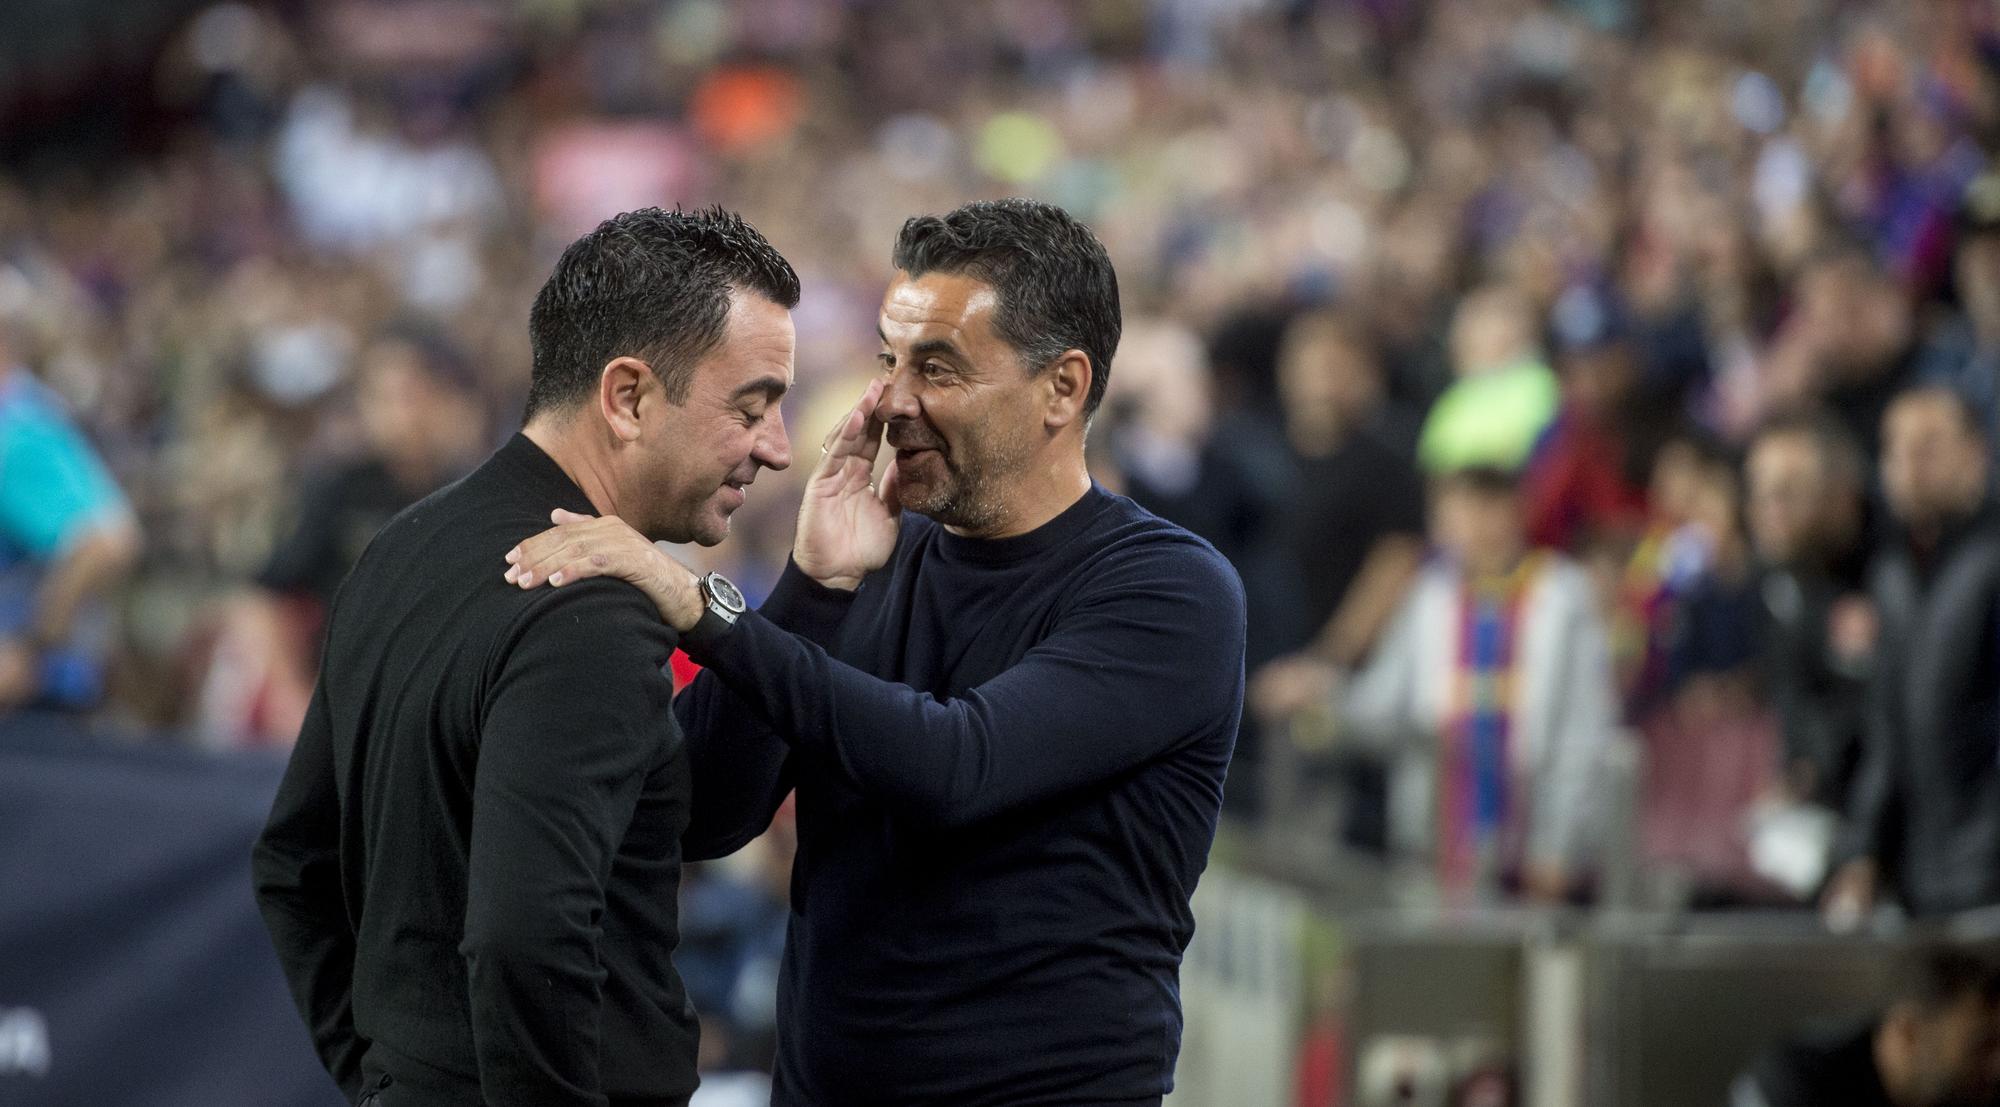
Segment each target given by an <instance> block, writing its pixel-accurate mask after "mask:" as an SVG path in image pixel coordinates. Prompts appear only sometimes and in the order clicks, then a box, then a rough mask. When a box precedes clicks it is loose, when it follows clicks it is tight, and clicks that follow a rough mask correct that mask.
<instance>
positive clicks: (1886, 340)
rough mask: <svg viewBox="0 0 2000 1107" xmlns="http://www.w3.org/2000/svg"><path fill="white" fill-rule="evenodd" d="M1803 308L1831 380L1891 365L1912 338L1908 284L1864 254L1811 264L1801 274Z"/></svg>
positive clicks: (1853, 377) (1856, 377) (1850, 378)
mask: <svg viewBox="0 0 2000 1107" xmlns="http://www.w3.org/2000/svg"><path fill="white" fill-rule="evenodd" d="M1799 311H1800V312H1801V313H1802V314H1803V317H1804V322H1805V324H1806V325H1807V326H1808V327H1810V328H1811V330H1812V333H1813V334H1814V336H1815V338H1816V340H1817V344H1818V349H1819V350H1820V360H1821V362H1822V363H1823V364H1824V365H1825V367H1826V369H1827V370H1828V372H1829V373H1830V375H1831V380H1830V381H1829V382H1828V383H1831V384H1839V383H1842V382H1847V381H1856V380H1865V379H1867V378H1869V377H1871V376H1874V375H1876V374H1879V373H1881V372H1883V371H1885V370H1887V369H1888V368H1889V367H1890V366H1891V365H1892V363H1893V362H1894V360H1895V359H1896V357H1897V356H1898V355H1900V354H1901V353H1902V351H1903V349H1904V348H1905V347H1906V346H1908V345H1909V342H1910V328H1911V317H1910V306H1909V302H1908V300H1907V299H1906V298H1905V296H1904V293H1903V290H1902V289H1901V288H1900V287H1898V286H1897V284H1896V282H1895V281H1894V280H1893V279H1892V278H1891V277H1890V276H1889V275H1888V274H1887V273H1884V272H1882V271H1881V270H1880V269H1879V268H1877V267H1876V266H1874V265H1873V264H1871V263H1870V262H1868V261H1867V260H1865V259H1863V258H1861V257H1858V256H1842V257H1839V258H1835V259H1832V260H1829V261H1825V262H1822V263H1820V264H1819V265H1816V266H1814V267H1812V268H1811V269H1809V270H1807V271H1806V273H1805V274H1804V275H1803V276H1802V277H1801V278H1800V284H1799Z"/></svg>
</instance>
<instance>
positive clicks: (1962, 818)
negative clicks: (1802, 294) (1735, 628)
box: [1824, 385, 2000, 924]
mask: <svg viewBox="0 0 2000 1107" xmlns="http://www.w3.org/2000/svg"><path fill="white" fill-rule="evenodd" d="M1882 448H1883V454H1882V491H1883V495H1884V498H1885V499H1886V500H1887V502H1888V505H1889V510H1890V513H1891V514H1892V516H1893V518H1894V522H1895V525H1896V533H1895V534H1894V536H1893V537H1892V538H1891V539H1890V540H1889V542H1888V544H1887V545H1886V546H1885V547H1884V548H1883V550H1882V552H1881V554H1880V555H1879V556H1878V557H1877V558H1876V561H1875V564H1874V565H1873V566H1872V568H1871V569H1870V571H1869V592H1870V594H1871V597H1872V598H1873V600H1874V603H1875V609H1876V611H1877V612H1878V613H1879V618H1880V620H1881V629H1880V632H1879V636H1878V640H1877V649H1876V659H1875V668H1874V673H1873V676H1872V678H1871V681H1870V686H1869V690H1868V696H1869V705H1868V713H1869V719H1868V723H1867V736H1866V743H1867V745H1866V749H1865V751H1864V754H1863V757H1864V761H1863V764H1862V767H1861V769H1860V771H1859V775H1858V777H1857V779H1856V782H1855V785H1854V790H1853V797H1852V800H1851V802H1850V804H1849V807H1848V819H1847V824H1846V826H1845V828H1844V830H1843V832H1842V835H1841V839H1840V841H1839V842H1838V843H1836V847H1835V857H1836V859H1837V860H1838V861H1840V862H1841V866H1840V868H1839V869H1838V870H1837V871H1836V873H1835V875H1834V878H1833V880H1832V881H1831V882H1830V883H1829V887H1828V889H1827V891H1826V893H1825V897H1824V902H1825V904H1826V907H1827V910H1828V913H1829V918H1830V920H1831V921H1833V922H1835V923H1836V924H1845V923H1847V922H1849V921H1851V920H1853V919H1854V918H1856V917H1857V916H1858V913H1859V912H1862V911H1864V910H1866V909H1867V908H1868V907H1870V906H1871V905H1872V904H1873V902H1874V900H1875V898H1876V895H1877V893H1878V890H1893V891H1894V892H1895V893H1897V895H1898V897H1899V898H1900V899H1901V900H1902V902H1903V905H1904V906H1905V907H1906V908H1907V909H1908V910H1909V911H1910V913H1911V914H1913V915H1918V916H1926V915H1940V914H1945V913H1948V912H1952V911H1961V910H1965V909H1968V908H1974V907H1983V906H1988V905H1991V904H1996V903H2000V515H1996V512H1995V510H1994V507H1993V505H1992V503H1991V501H1990V500H1989V499H1988V497H1987V460H1986V459H1987V451H1986V443H1985V436H1984V435H1983V434H1982V433H1981V430H1980V425H1979V422H1978V420H1977V418H1976V416H1975V415H1974V413H1973V412H1972V409H1971V408H1970V407H1969V406H1967V405H1966V403H1965V402H1964V400H1963V399H1962V398H1961V397H1960V396H1958V395H1957V394H1956V393H1954V392H1952V391H1950V390H1949V389H1946V388H1942V387H1939V386H1935V385H1930V386H1919V387H1916V388H1913V389H1910V390H1908V391H1906V392H1903V393H1902V394H1900V395H1899V396H1897V398H1896V399H1895V401H1894V402H1892V403H1891V404H1890V405H1889V409H1888V413H1887V414H1886V415H1885V416H1884V417H1883V420H1882Z"/></svg>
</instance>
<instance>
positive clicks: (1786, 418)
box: [1745, 407, 1868, 491]
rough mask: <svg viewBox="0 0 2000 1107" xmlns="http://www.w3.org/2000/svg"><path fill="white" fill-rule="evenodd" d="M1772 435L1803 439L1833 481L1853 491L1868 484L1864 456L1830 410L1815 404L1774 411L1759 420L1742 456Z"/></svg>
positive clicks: (1849, 433) (1852, 437)
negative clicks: (1764, 418)
mask: <svg viewBox="0 0 2000 1107" xmlns="http://www.w3.org/2000/svg"><path fill="white" fill-rule="evenodd" d="M1772 438H1803V439H1805V440H1806V441H1808V442H1810V443H1812V446H1813V449H1815V450H1817V451H1818V452H1819V456H1820V465H1821V467H1822V468H1824V469H1825V470H1826V472H1827V474H1828V475H1829V476H1830V477H1832V478H1833V480H1834V481H1835V482H1836V483H1837V484H1839V485H1841V486H1842V487H1844V488H1848V489H1850V490H1854V491H1860V490H1862V489H1865V488H1866V487H1867V486H1868V456H1867V455H1866V454H1865V453H1863V452H1862V450H1861V443H1860V442H1858V441H1856V440H1855V438H1854V435H1853V433H1852V432H1850V431H1849V430H1848V429H1847V425H1846V424H1844V423H1842V422H1841V421H1840V420H1839V419H1838V418H1836V417H1835V416H1834V415H1833V413H1832V412H1830V411H1826V410H1824V409H1821V408H1817V407H1795V408H1789V409H1786V410H1783V411H1780V412H1778V413H1777V414H1775V415H1773V416H1771V417H1770V418H1768V419H1766V420H1764V421H1763V422H1762V423H1759V424H1758V425H1757V429H1756V430H1755V431H1754V432H1752V433H1751V435H1750V447H1749V450H1746V451H1745V454H1746V456H1747V455H1748V453H1749V452H1750V451H1751V450H1755V449H1756V448H1757V446H1758V445H1759V444H1761V443H1763V442H1765V441H1767V440H1769V439H1772Z"/></svg>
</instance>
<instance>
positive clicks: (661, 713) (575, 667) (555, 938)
mask: <svg viewBox="0 0 2000 1107" xmlns="http://www.w3.org/2000/svg"><path fill="white" fill-rule="evenodd" d="M532 610H533V614H532V616H530V619H529V621H527V622H524V623H523V624H522V627H521V629H520V631H519V634H518V637H517V639H516V641H515V642H514V644H513V645H512V647H511V648H510V649H509V650H508V652H507V654H506V655H505V657H504V658H503V659H502V660H501V661H500V662H499V667H498V670H497V673H496V675H495V677H494V680H493V684H492V689H491V692H490V693H489V695H488V697H487V700H486V707H485V716H484V719H483V722H482V725H481V730H480V742H479V762H478V769H477V773H476V776H475V778H474V781H473V802H472V836H471V850H470V856H469V857H468V860H467V875H466V912H465V932H464V939H463V943H462V945H461V947H460V948H461V952H462V953H463V954H464V956H465V960H466V972H467V989H468V992H469V995H468V999H469V1000H470V1003H471V1013H472V1038H473V1048H474V1053H475V1055H476V1058H477V1061H478V1065H479V1079H480V1084H481V1086H482V1087H484V1088H486V1089H487V1090H488V1095H489V1097H490V1096H494V1095H499V1096H500V1098H489V1100H488V1102H489V1103H492V1104H496V1105H497V1104H500V1103H534V1104H571V1105H576V1107H601V1105H602V1104H603V1103H604V1102H605V1098H604V1094H603V1089H602V1087H601V1086H600V1074H599V1064H600V1061H601V1056H600V1052H601V1047H600V1042H599V1030H600V1021H601V1020H600V1015H601V1008H602V1004H603V985H604V978H605V970H604V967H603V959H602V957H601V956H600V952H599V944H600V942H601V940H602V938H603V917H604V905H605V890H606V886H607V885H608V883H609V882H610V878H611V867H612V863H613V860H614V858H615V856H616V854H617V850H618V845H619V843H620V842H621V841H622V840H623V838H624V836H625V832H626V830H627V829H628V828H629V827H630V826H631V824H632V817H633V813H634V811H635V809H636V807H637V804H638V800H639V794H640V791H641V788H642V786H643V784H644V780H645V776H646V774H647V772H649V771H650V769H651V768H652V766H654V765H655V764H657V763H658V761H659V759H660V757H661V755H662V752H663V749H664V748H666V743H668V742H671V741H673V740H674V735H673V724H672V722H671V721H670V720H669V718H668V716H667V713H668V709H669V698H670V696H671V695H672V691H673V689H672V684H671V682H670V681H669V680H668V678H667V676H666V675H665V674H664V673H663V672H662V671H661V669H662V666H664V665H665V663H666V661H667V657H668V655H669V654H670V653H671V652H672V648H673V647H672V632H671V631H670V630H668V629H667V628H666V627H665V626H663V625H662V624H661V623H660V622H659V620H658V619H657V618H655V617H654V616H653V612H652V609H651V606H650V605H649V604H648V603H647V602H646V600H645V598H644V597H643V596H642V595H641V594H640V593H639V592H638V591H637V590H635V589H632V588H630V587H628V586H626V585H624V584H619V583H614V582H610V581H589V580H586V581H582V582H580V583H578V584H577V585H575V586H573V588H571V589H564V590H562V591H561V592H559V593H556V594H554V595H553V596H552V597H551V599H550V601H549V602H548V603H546V604H544V605H542V606H539V607H538V608H535V609H532ZM496 1089H498V1090H501V1091H496Z"/></svg>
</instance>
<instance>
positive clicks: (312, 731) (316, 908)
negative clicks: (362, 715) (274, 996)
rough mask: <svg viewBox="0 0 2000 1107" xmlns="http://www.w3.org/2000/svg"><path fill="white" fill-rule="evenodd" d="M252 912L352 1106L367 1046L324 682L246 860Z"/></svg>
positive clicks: (315, 1044)
mask: <svg viewBox="0 0 2000 1107" xmlns="http://www.w3.org/2000/svg"><path fill="white" fill-rule="evenodd" d="M251 870H252V873H253V875H254V880H255V883H256V890H257V907H258V910H259V911H261V912H262V913H263V916H264V925H265V927H266V928H267V929H269V930H270V932H271V943H272V945H273V946H275V947H276V948H277V951H278V961H279V963H280V964H282V965H283V966H284V971H285V980H286V982H287V983H288V984H289V985H290V986H291V992H292V1000H293V1002H294V1003H296V1004H297V1005H298V1008H299V1013H300V1014H301V1015H303V1016H304V1017H305V1021H306V1028H307V1029H308V1030H309V1031H310V1032H311V1034H312V1040H313V1048H314V1049H315V1050H317V1051H318V1053H319V1059H320V1063H321V1064H322V1065H325V1066H326V1071H327V1072H328V1073H330V1074H331V1075H332V1076H333V1080H334V1083H336V1084H338V1085H340V1090H341V1091H342V1092H344V1093H345V1094H346V1095H347V1098H348V1099H349V1100H350V1101H352V1100H354V1099H356V1098H358V1097H359V1096H360V1094H361V1055H362V1054H363V1053H364V1052H366V1051H367V1043H366V1042H365V1041H363V1040H362V1039H361V1038H360V1036H359V1035H358V1034H357V1033H356V1032H355V1029H354V926H353V923H352V922H351V921H350V917H349V915H348V911H347V898H346V895H345V893H344V892H343V890H342V888H341V883H340V797H339V795H338V793H337V790H336V787H335V773H334V760H333V731H332V725H331V723H330V721H329V718H328V708H327V703H326V682H325V681H324V679H322V680H321V682H320V685H319V687H317V688H315V689H314V690H313V695H312V702H311V704H310V705H309V706H308V707H307V709H306V718H305V724H304V725H303V726H302V727H301V728H300V730H299V740H298V743H297V744H296V745H294V746H293V747H292V758H291V762H290V764H289V765H287V766H286V768H285V777H284V782H283V783H282V784H280V785H279V786H278V796H277V799H276V801H275V802H274V803H273V804H272V806H271V816H270V819H269V820H268V821H267V822H266V823H265V825H264V832H263V833H262V834H261V835H259V836H258V838H257V844H256V847H255V849H254V850H253V851H252V854H251Z"/></svg>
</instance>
